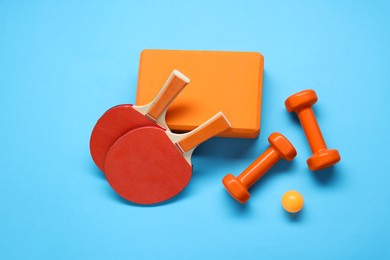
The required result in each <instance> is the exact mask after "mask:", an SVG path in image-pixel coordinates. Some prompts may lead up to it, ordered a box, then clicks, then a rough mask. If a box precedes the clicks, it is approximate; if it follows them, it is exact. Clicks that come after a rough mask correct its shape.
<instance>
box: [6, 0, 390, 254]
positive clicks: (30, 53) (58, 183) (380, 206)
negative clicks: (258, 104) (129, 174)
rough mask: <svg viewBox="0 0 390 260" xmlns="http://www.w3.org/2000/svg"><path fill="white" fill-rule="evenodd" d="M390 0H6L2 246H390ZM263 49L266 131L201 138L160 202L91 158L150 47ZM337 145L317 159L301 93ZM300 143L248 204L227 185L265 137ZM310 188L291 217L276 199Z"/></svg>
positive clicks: (39, 250)
mask: <svg viewBox="0 0 390 260" xmlns="http://www.w3.org/2000/svg"><path fill="white" fill-rule="evenodd" d="M389 14H390V4H389V1H235V2H232V1H231V2H228V1H222V0H221V1H4V0H0V93H1V94H0V105H1V107H2V109H1V112H0V165H1V168H0V173H1V175H0V176H1V181H0V195H1V196H0V258H1V259H104V258H106V259H108V258H110V259H111V258H112V259H183V258H188V259H286V258H288V257H292V258H293V259H294V258H295V259H297V258H300V259H385V258H387V259H389V258H390V248H389V241H390V235H389V234H390V233H389V232H390V224H389V219H390V203H389V200H390V189H389V182H390V173H389V169H388V167H389V159H388V156H389V143H390V142H389V141H390V138H389V130H388V129H389V127H390V120H389V119H390V118H389V115H388V114H389V108H388V106H389V103H388V100H389V98H390V80H389V68H390V67H389V65H390V62H389V61H390V54H389V53H390V52H389V47H390V15H389ZM146 48H149V49H150V48H152V49H195V50H232V51H259V52H261V53H262V54H263V55H264V57H265V74H264V82H263V111H262V121H261V135H260V137H259V138H258V139H255V140H248V139H247V140H245V139H222V138H215V139H213V140H210V141H208V142H207V143H205V144H203V145H201V146H200V148H199V149H197V150H196V152H195V155H194V158H193V163H194V165H195V168H194V173H193V178H192V181H191V183H190V185H189V186H188V187H187V189H186V190H185V191H184V192H183V193H182V194H181V195H180V196H178V197H177V198H175V199H174V200H172V201H170V202H168V203H165V204H163V205H159V206H153V207H140V206H135V205H132V204H130V203H126V202H125V201H123V200H122V199H120V198H119V197H118V196H117V195H116V194H115V193H114V192H113V191H112V190H111V188H110V186H109V185H108V183H107V182H106V180H105V177H104V175H103V173H102V172H100V171H99V170H98V169H97V167H96V166H95V165H94V163H93V162H92V160H91V157H90V154H89V136H90V133H91V130H92V128H93V126H94V124H95V122H96V120H97V119H98V118H99V116H100V115H101V114H102V113H103V112H104V111H105V110H106V109H108V108H109V107H111V106H113V105H116V104H120V103H133V102H134V101H135V92H136V83H137V73H138V62H139V54H140V52H141V51H142V50H143V49H146ZM306 88H314V89H315V90H316V91H317V94H318V96H319V101H318V103H317V104H316V106H315V113H316V115H317V118H318V121H319V123H320V125H321V128H322V132H323V133H324V137H325V140H326V141H327V144H328V145H329V147H331V148H338V149H339V151H340V153H341V156H342V161H341V162H340V164H338V165H337V166H336V167H334V168H332V169H330V170H326V171H323V172H310V171H309V170H308V168H307V166H306V159H307V158H308V157H309V156H310V154H311V152H310V149H309V146H308V144H307V141H306V139H305V137H304V134H303V131H302V129H301V126H300V125H299V124H298V123H297V120H295V117H294V116H292V115H290V114H289V113H287V112H286V110H285V108H284V104H283V102H284V100H285V98H286V97H287V96H289V95H290V94H292V93H294V92H297V91H299V90H302V89H306ZM274 131H280V132H282V133H283V134H285V135H286V136H287V137H288V138H289V139H290V140H291V141H292V142H293V143H294V144H295V146H296V148H297V150H298V153H299V155H298V157H297V158H296V159H295V160H294V162H293V163H291V164H289V163H286V162H282V163H280V164H278V165H277V166H276V167H275V168H273V169H272V170H271V171H270V172H269V173H268V174H267V175H266V177H264V179H263V180H261V181H260V182H259V183H257V184H256V185H255V186H254V187H253V188H252V189H251V194H252V198H251V200H250V201H249V203H248V204H247V205H245V206H241V205H239V204H238V203H236V202H235V201H234V200H233V199H231V198H230V197H229V196H228V195H227V193H226V192H225V190H224V189H223V187H222V184H221V179H222V177H223V176H224V175H225V174H226V173H233V174H235V175H237V174H239V173H240V172H241V171H242V170H243V169H244V168H245V167H246V166H247V165H248V164H249V163H251V162H252V161H253V160H254V159H255V158H256V157H257V156H258V155H259V154H260V153H262V152H263V151H264V150H265V149H266V147H267V146H268V142H267V137H268V136H269V134H270V133H272V132H274ZM290 189H296V190H298V191H300V192H301V193H302V194H303V196H304V198H305V208H304V210H303V211H302V212H301V214H299V215H298V216H295V217H292V216H290V215H288V214H286V213H285V212H284V211H283V209H282V208H281V204H280V200H281V197H282V195H283V193H284V192H286V191H287V190H290Z"/></svg>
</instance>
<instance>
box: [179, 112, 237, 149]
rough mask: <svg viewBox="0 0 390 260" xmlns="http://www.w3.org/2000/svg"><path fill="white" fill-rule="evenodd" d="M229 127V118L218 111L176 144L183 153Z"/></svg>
mask: <svg viewBox="0 0 390 260" xmlns="http://www.w3.org/2000/svg"><path fill="white" fill-rule="evenodd" d="M229 127H231V125H230V122H229V120H228V119H227V118H226V116H225V115H224V114H223V113H222V112H218V113H217V114H216V115H215V116H213V117H212V118H210V119H209V120H207V121H206V122H204V123H203V124H202V125H200V126H198V127H197V128H195V129H194V130H192V131H191V132H190V133H189V134H188V135H186V136H185V137H184V138H183V139H181V140H180V141H179V142H177V143H176V144H177V145H178V146H179V148H180V149H181V150H182V151H183V153H185V152H188V151H190V150H191V149H193V148H195V147H196V146H197V145H199V144H201V143H203V142H204V141H206V140H208V139H210V138H211V137H213V136H215V135H217V134H219V133H220V132H222V131H224V130H226V129H228V128H229Z"/></svg>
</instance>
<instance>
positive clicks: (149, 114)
mask: <svg viewBox="0 0 390 260" xmlns="http://www.w3.org/2000/svg"><path fill="white" fill-rule="evenodd" d="M189 82H190V80H189V79H188V78H187V77H186V76H184V75H183V74H182V73H180V72H179V71H177V70H174V71H173V72H172V74H171V75H170V77H169V78H168V80H167V81H166V82H165V85H164V86H163V88H162V89H161V91H160V93H159V94H158V95H157V97H156V98H155V99H154V100H153V101H152V102H151V103H149V104H147V105H144V106H133V105H129V104H125V105H119V106H115V107H112V108H111V109H109V110H108V111H107V112H105V113H104V114H103V115H102V117H100V119H99V120H98V121H97V123H96V125H95V127H94V129H93V130H92V134H91V139H90V143H89V147H90V151H91V155H92V159H93V160H94V162H95V163H96V165H97V166H98V167H99V169H100V170H102V171H103V170H104V160H105V158H106V154H107V152H108V150H109V149H110V147H111V146H112V145H113V144H114V143H115V141H116V140H118V138H119V137H121V136H122V135H124V134H126V133H127V132H128V131H130V130H132V129H135V128H138V127H144V126H152V127H158V128H161V127H163V128H165V129H168V131H170V130H169V128H168V127H167V125H166V122H165V113H166V111H167V108H168V106H169V105H170V104H171V102H172V101H173V100H174V99H175V97H176V96H177V95H178V94H179V93H180V92H181V91H182V90H183V89H184V87H185V86H186V85H187V84H188V83H189Z"/></svg>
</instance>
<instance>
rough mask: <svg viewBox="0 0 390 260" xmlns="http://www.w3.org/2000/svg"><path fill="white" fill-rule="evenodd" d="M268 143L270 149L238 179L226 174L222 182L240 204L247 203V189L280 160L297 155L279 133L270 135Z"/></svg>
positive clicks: (289, 158)
mask: <svg viewBox="0 0 390 260" xmlns="http://www.w3.org/2000/svg"><path fill="white" fill-rule="evenodd" d="M268 142H269V143H270V147H269V148H268V149H267V150H266V151H265V152H264V153H263V154H262V155H260V156H259V157H258V158H257V159H256V160H255V161H254V162H253V163H252V164H251V165H250V166H249V167H248V168H246V169H245V171H243V172H242V173H241V174H240V175H239V176H238V177H234V176H233V175H232V174H228V175H226V176H225V177H224V178H223V180H222V183H223V185H224V186H225V188H226V189H227V191H228V192H229V193H230V195H232V196H233V197H234V198H235V199H236V200H237V201H239V202H241V203H245V202H247V201H248V199H249V198H250V195H249V192H248V189H249V188H250V187H251V186H252V185H253V184H254V183H255V182H256V181H258V180H259V179H260V178H261V177H262V176H263V175H264V174H265V173H266V172H267V171H268V170H269V169H270V168H271V167H272V166H273V165H275V164H276V163H277V162H278V161H279V160H280V159H281V158H284V159H286V160H287V161H291V160H292V159H293V158H294V157H295V156H296V155H297V151H296V150H295V148H294V146H293V145H292V144H291V143H290V141H289V140H287V138H286V137H284V136H283V135H281V134H279V133H273V134H271V135H270V136H269V137H268Z"/></svg>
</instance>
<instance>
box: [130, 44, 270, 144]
mask: <svg viewBox="0 0 390 260" xmlns="http://www.w3.org/2000/svg"><path fill="white" fill-rule="evenodd" d="M173 69H177V70H180V71H181V72H183V73H184V74H185V75H186V76H188V77H189V78H190V80H191V83H190V84H189V85H188V87H187V88H186V89H184V90H183V91H182V92H181V93H180V95H179V96H178V97H177V98H176V99H175V101H173V103H172V104H171V106H170V107H169V109H168V111H167V115H166V122H167V124H168V126H169V128H170V129H171V130H172V131H176V132H187V131H190V130H193V129H194V128H196V127H198V126H199V125H201V124H202V123H203V122H204V121H206V120H207V119H208V118H210V117H211V116H213V115H214V114H216V113H217V112H219V111H222V112H223V113H224V114H225V115H226V117H227V118H229V121H230V123H231V128H230V129H228V130H226V131H224V132H222V133H221V134H219V136H224V137H239V138H255V137H257V136H258V135H259V132H260V117H261V98H262V81H263V69H264V58H263V56H262V55H261V54H260V53H258V52H223V51H175V50H144V51H142V53H141V58H140V64H139V73H138V88H137V98H136V104H137V105H144V104H148V103H149V102H150V101H152V100H153V98H154V97H155V96H156V95H157V94H158V91H159V90H160V88H161V86H160V85H161V84H160V83H161V82H164V80H165V79H166V77H167V76H168V75H169V74H170V73H171V71H172V70H173Z"/></svg>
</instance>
